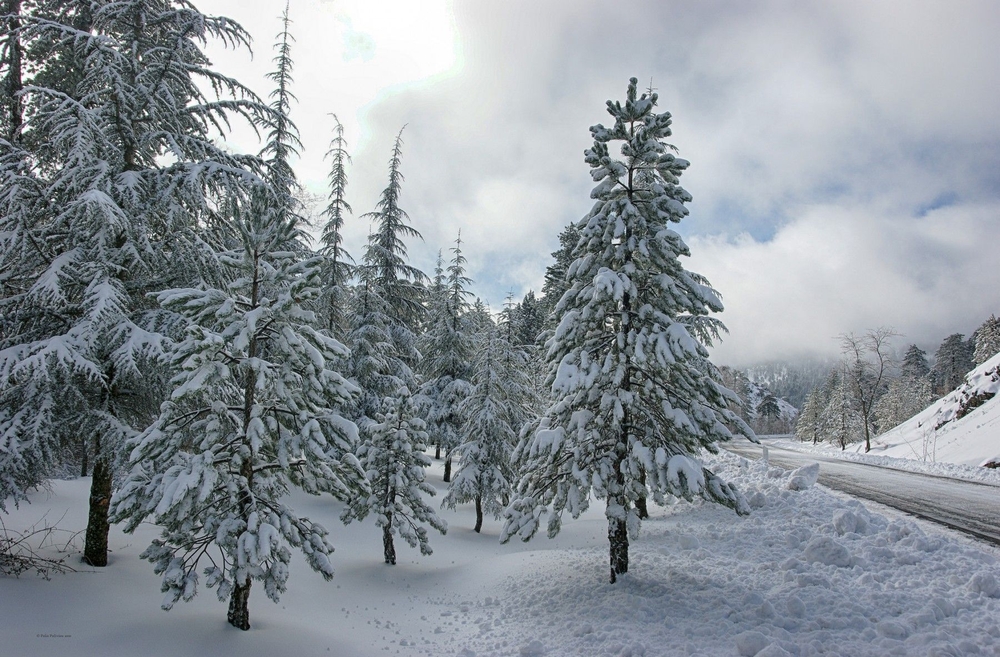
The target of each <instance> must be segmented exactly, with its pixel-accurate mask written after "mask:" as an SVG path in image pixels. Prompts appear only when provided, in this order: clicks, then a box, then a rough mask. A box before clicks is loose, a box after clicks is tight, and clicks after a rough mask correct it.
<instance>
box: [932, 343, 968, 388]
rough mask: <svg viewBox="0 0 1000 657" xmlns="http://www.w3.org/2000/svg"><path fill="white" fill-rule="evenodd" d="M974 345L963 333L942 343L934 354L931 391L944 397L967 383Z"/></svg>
mask: <svg viewBox="0 0 1000 657" xmlns="http://www.w3.org/2000/svg"><path fill="white" fill-rule="evenodd" d="M974 351H975V349H974V347H973V345H971V344H969V342H968V341H967V340H966V339H965V336H964V335H962V334H961V333H952V334H951V335H949V336H948V337H947V338H945V339H944V341H943V342H941V346H940V347H938V350H937V351H936V352H935V353H934V366H933V367H932V368H931V372H930V377H931V389H932V391H933V393H934V394H936V395H944V394H947V393H949V392H951V391H952V390H954V389H955V388H957V387H958V386H960V385H962V382H963V381H965V375H966V374H968V373H969V370H971V369H972V366H973V363H972V355H973V352H974Z"/></svg>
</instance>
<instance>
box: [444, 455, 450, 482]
mask: <svg viewBox="0 0 1000 657" xmlns="http://www.w3.org/2000/svg"><path fill="white" fill-rule="evenodd" d="M449 481H451V454H449V455H448V458H447V460H445V462H444V482H445V483H448V482H449Z"/></svg>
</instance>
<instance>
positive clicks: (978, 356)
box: [972, 315, 1000, 365]
mask: <svg viewBox="0 0 1000 657" xmlns="http://www.w3.org/2000/svg"><path fill="white" fill-rule="evenodd" d="M998 353H1000V319H997V317H996V315H990V317H989V319H987V320H986V321H985V322H983V324H982V326H980V327H979V328H978V329H977V330H976V350H975V352H974V353H973V355H972V362H973V363H974V364H975V365H982V364H983V363H985V362H986V361H988V360H989V359H991V358H993V357H994V356H996V355H997V354H998Z"/></svg>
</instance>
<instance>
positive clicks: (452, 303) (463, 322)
mask: <svg viewBox="0 0 1000 657" xmlns="http://www.w3.org/2000/svg"><path fill="white" fill-rule="evenodd" d="M451 252H452V258H451V261H450V262H449V264H448V268H447V271H446V272H445V273H446V276H445V277H444V280H443V285H442V287H441V289H440V290H439V291H438V294H439V295H441V296H440V298H438V299H436V300H434V301H433V302H432V303H431V310H432V312H434V315H433V316H431V317H429V318H428V320H429V326H428V327H427V330H426V331H425V332H424V334H423V335H422V336H420V342H419V343H418V345H419V348H420V353H421V355H422V356H423V360H422V361H421V371H422V373H423V377H424V383H423V385H422V386H421V387H420V395H419V405H420V406H421V408H422V411H423V414H424V419H425V420H426V421H427V430H428V434H429V435H430V440H431V442H433V443H434V444H435V445H437V446H438V447H439V448H441V449H443V450H444V452H445V463H444V480H445V481H446V482H448V481H451V467H452V450H453V449H455V448H456V447H457V446H458V445H459V443H461V442H462V438H461V432H462V426H463V425H464V424H465V416H464V415H463V413H462V411H463V403H464V402H465V400H466V399H467V398H468V397H469V395H471V394H472V384H471V383H470V381H469V379H471V378H472V376H471V373H472V357H473V350H474V346H473V336H472V330H471V327H470V326H469V321H468V317H467V315H468V311H469V303H468V300H467V299H468V297H470V296H472V293H471V292H469V291H468V290H467V289H466V287H467V286H468V285H469V283H471V282H472V281H471V279H469V277H468V276H466V275H465V265H466V259H465V256H464V255H462V234H461V233H459V235H458V238H457V239H456V240H455V246H454V247H453V248H452V249H451ZM491 323H492V322H491Z"/></svg>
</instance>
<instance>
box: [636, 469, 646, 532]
mask: <svg viewBox="0 0 1000 657" xmlns="http://www.w3.org/2000/svg"><path fill="white" fill-rule="evenodd" d="M639 483H640V484H642V487H643V491H644V494H643V495H642V496H641V497H639V499H637V500H636V501H635V510H636V513H637V514H638V515H639V520H645V519H647V518H649V509H647V508H646V495H645V488H646V471H645V470H643V471H642V472H641V473H640V474H639Z"/></svg>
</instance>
